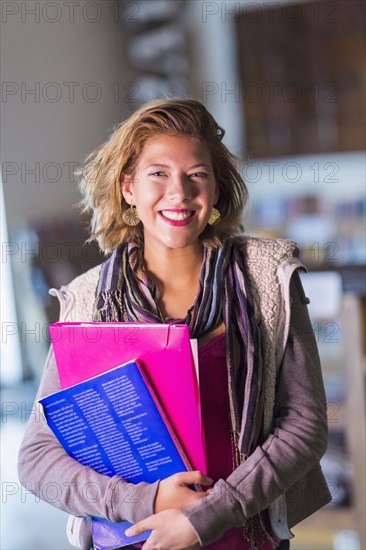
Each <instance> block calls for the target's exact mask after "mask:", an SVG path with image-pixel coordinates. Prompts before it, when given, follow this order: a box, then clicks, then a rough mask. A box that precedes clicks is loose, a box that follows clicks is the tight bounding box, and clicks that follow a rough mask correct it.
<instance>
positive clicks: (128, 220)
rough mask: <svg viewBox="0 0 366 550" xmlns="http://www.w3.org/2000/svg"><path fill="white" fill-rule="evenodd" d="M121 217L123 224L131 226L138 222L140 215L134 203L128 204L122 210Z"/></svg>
mask: <svg viewBox="0 0 366 550" xmlns="http://www.w3.org/2000/svg"><path fill="white" fill-rule="evenodd" d="M122 219H123V221H124V222H125V224H126V225H129V226H130V227H133V226H135V225H138V224H139V223H140V221H141V220H140V216H139V213H138V211H137V208H136V206H135V205H134V204H130V207H129V208H127V210H125V211H124V212H123V214H122Z"/></svg>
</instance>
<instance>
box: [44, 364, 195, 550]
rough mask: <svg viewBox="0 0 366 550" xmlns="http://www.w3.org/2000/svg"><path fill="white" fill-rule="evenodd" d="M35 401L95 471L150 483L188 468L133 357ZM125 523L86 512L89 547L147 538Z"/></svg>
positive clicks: (104, 548) (107, 549)
mask: <svg viewBox="0 0 366 550" xmlns="http://www.w3.org/2000/svg"><path fill="white" fill-rule="evenodd" d="M39 402H40V404H41V405H42V407H43V412H44V415H45V418H46V420H47V424H48V426H49V427H50V428H51V430H52V431H53V433H54V434H55V436H56V437H57V439H58V440H59V441H60V443H61V445H62V446H63V447H64V449H65V450H66V451H67V452H68V454H69V455H70V456H72V457H73V458H74V459H75V460H78V461H79V462H80V463H81V464H84V465H85V466H89V467H90V468H93V469H94V470H96V471H97V472H99V473H101V474H105V475H108V476H114V475H118V476H120V477H121V478H123V479H125V480H126V481H129V482H132V483H140V482H141V481H147V482H149V483H153V482H155V481H157V480H158V479H164V478H166V477H169V476H170V475H173V474H174V473H177V472H183V471H187V470H191V467H190V464H189V462H188V459H187V457H186V455H185V453H184V451H183V449H182V447H181V445H180V443H179V441H178V440H177V438H176V436H175V434H174V432H173V430H172V428H171V426H170V424H169V421H168V419H167V418H166V416H165V414H164V412H163V409H162V408H161V406H160V404H159V401H158V399H157V398H156V395H155V394H154V392H153V389H152V387H151V385H150V383H149V380H148V379H147V378H146V375H145V374H144V372H143V369H142V367H141V365H140V364H139V362H138V360H134V361H130V362H128V363H125V364H124V365H121V366H119V367H116V368H114V369H112V370H109V371H107V372H104V373H102V374H99V375H98V376H95V377H93V378H90V379H89V380H85V381H84V382H80V383H79V384H76V385H74V386H71V387H69V388H66V389H63V390H60V391H58V392H56V393H54V394H52V395H49V396H47V397H44V398H43V399H41V400H40V401H39ZM130 525H131V524H130V523H129V522H127V521H124V522H121V523H113V522H110V521H108V520H105V519H102V518H92V529H93V544H94V548H95V549H96V550H112V549H115V548H121V547H123V546H126V545H128V544H134V543H135V542H139V541H144V540H146V539H147V538H148V536H149V534H150V532H145V533H143V534H141V535H139V536H137V537H127V536H126V535H125V534H124V532H125V530H126V529H127V528H128V527H129V526H130Z"/></svg>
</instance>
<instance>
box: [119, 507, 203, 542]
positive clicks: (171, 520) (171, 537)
mask: <svg viewBox="0 0 366 550" xmlns="http://www.w3.org/2000/svg"><path fill="white" fill-rule="evenodd" d="M150 529H152V533H151V535H150V536H149V538H148V539H147V541H146V542H145V544H144V545H143V547H142V550H184V549H185V550H198V548H201V545H200V543H199V541H198V537H197V535H196V532H195V530H194V529H193V527H192V525H191V522H190V521H189V519H187V518H186V517H185V516H184V515H183V513H182V512H181V511H180V510H164V511H163V512H159V513H158V514H154V515H153V516H149V517H148V518H145V519H143V520H141V521H139V522H138V523H135V525H133V526H132V527H130V528H129V529H127V530H126V531H125V533H126V535H127V536H130V537H131V536H136V535H139V534H140V533H143V532H144V531H148V530H150Z"/></svg>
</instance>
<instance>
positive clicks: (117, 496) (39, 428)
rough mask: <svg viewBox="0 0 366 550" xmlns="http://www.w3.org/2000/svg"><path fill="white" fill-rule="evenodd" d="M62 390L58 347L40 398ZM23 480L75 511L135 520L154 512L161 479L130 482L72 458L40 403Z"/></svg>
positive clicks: (26, 445) (24, 452)
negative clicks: (93, 468)
mask: <svg viewBox="0 0 366 550" xmlns="http://www.w3.org/2000/svg"><path fill="white" fill-rule="evenodd" d="M59 389H60V384H59V379H58V374H57V368H56V363H55V358H54V354H53V351H52V347H51V349H50V352H49V355H48V358H47V361H46V365H45V368H44V372H43V375H42V379H41V384H40V387H39V390H38V394H37V397H36V403H37V400H38V399H41V398H42V397H44V396H46V395H49V394H51V393H53V392H56V391H58V390H59ZM18 475H19V480H20V482H21V483H22V485H23V486H24V487H26V488H27V490H29V491H31V492H33V493H35V494H36V495H37V496H38V497H40V498H41V499H43V500H45V501H46V502H49V503H50V504H53V505H54V506H56V507H57V508H60V509H61V510H64V511H66V512H68V513H70V514H73V515H75V516H89V515H93V516H97V517H103V518H106V519H108V520H110V521H114V522H117V521H122V520H127V521H130V522H132V523H135V522H137V521H140V520H142V519H145V518H146V517H148V516H150V515H151V514H153V507H154V500H155V496H156V492H157V489H158V484H159V482H158V481H157V482H155V483H153V484H150V483H139V484H137V485H135V484H133V483H128V482H127V481H125V480H124V479H122V478H120V477H118V476H114V477H108V476H105V475H102V474H99V473H98V472H96V471H95V470H92V469H91V468H89V467H87V466H83V465H81V464H80V463H79V462H77V461H76V460H74V459H73V458H72V457H70V456H69V455H68V454H67V453H66V451H64V449H63V447H62V446H61V445H60V443H59V442H58V440H57V438H56V437H55V436H54V434H53V432H52V431H51V430H50V428H49V427H48V426H47V423H46V420H45V419H44V416H43V414H41V412H40V409H39V407H37V405H36V404H35V406H34V409H33V411H32V414H31V415H30V419H29V422H28V426H27V428H26V432H25V435H24V438H23V441H22V444H21V448H20V451H19V457H18Z"/></svg>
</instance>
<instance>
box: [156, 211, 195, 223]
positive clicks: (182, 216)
mask: <svg viewBox="0 0 366 550" xmlns="http://www.w3.org/2000/svg"><path fill="white" fill-rule="evenodd" d="M160 213H161V214H162V215H163V216H164V218H168V219H169V220H176V221H181V220H186V219H187V218H190V217H191V216H192V214H193V211H192V210H185V211H184V212H172V211H170V210H161V211H160Z"/></svg>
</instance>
